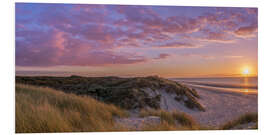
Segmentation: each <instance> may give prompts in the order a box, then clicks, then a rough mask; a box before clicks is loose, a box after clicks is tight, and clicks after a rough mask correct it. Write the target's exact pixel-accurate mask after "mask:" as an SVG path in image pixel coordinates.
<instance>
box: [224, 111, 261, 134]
mask: <svg viewBox="0 0 270 135" xmlns="http://www.w3.org/2000/svg"><path fill="white" fill-rule="evenodd" d="M250 123H253V126H252V127H249V128H250V129H258V114H257V113H247V114H244V115H242V116H240V117H239V118H237V119H235V120H232V121H229V122H227V123H225V124H223V125H222V126H221V127H220V129H222V130H226V129H247V127H246V126H244V127H241V125H244V124H250Z"/></svg>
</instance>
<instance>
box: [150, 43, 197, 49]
mask: <svg viewBox="0 0 270 135" xmlns="http://www.w3.org/2000/svg"><path fill="white" fill-rule="evenodd" d="M155 47H159V48H196V47H198V46H197V45H194V44H191V43H184V42H171V43H167V44H164V45H159V46H155Z"/></svg>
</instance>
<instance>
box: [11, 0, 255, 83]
mask: <svg viewBox="0 0 270 135" xmlns="http://www.w3.org/2000/svg"><path fill="white" fill-rule="evenodd" d="M15 10H16V11H15V13H16V15H15V16H16V17H15V48H16V51H15V55H16V56H15V58H16V60H15V64H16V74H17V73H25V74H31V73H35V74H42V73H46V74H51V75H61V74H73V73H78V74H85V75H89V76H148V75H158V76H161V77H168V78H170V77H207V76H212V77H216V76H240V75H241V74H242V72H243V71H246V70H248V71H249V74H250V75H255V76H256V75H257V73H258V72H257V70H258V68H257V67H258V57H257V55H258V32H257V31H258V19H257V18H258V11H257V8H236V7H234V8H233V7H183V6H130V5H92V4H91V5H88V4H81V5H80V4H38V3H16V8H15Z"/></svg>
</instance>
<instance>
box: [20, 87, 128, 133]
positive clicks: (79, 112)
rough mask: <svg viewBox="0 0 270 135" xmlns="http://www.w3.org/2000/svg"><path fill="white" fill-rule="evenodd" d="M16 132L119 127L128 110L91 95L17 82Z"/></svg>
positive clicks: (77, 130)
mask: <svg viewBox="0 0 270 135" xmlns="http://www.w3.org/2000/svg"><path fill="white" fill-rule="evenodd" d="M15 115H16V116H15V117H16V118H15V119H16V124H15V125H16V133H30V132H31V133H37V132H71V131H72V132H84V131H88V132H89V131H118V130H123V129H119V128H117V126H115V123H114V120H113V117H127V115H128V114H127V112H126V111H124V110H122V109H120V108H117V107H115V106H114V105H108V104H104V103H101V102H99V101H96V100H94V99H92V98H90V97H86V96H85V97H80V96H76V95H74V94H66V93H63V92H60V91H56V90H53V89H50V88H41V87H34V86H29V85H22V84H16V114H15Z"/></svg>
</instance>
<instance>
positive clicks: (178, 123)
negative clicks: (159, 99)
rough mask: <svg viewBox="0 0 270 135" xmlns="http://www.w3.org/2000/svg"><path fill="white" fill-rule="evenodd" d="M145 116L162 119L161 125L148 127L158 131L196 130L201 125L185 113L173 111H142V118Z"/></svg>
mask: <svg viewBox="0 0 270 135" xmlns="http://www.w3.org/2000/svg"><path fill="white" fill-rule="evenodd" d="M145 116H158V117H160V118H161V124H159V125H152V126H150V127H149V126H147V127H146V130H147V129H152V128H153V129H155V128H156V129H157V130H163V129H164V130H184V129H189V130H191V129H192V130H196V129H198V128H199V125H198V124H197V123H196V122H195V120H193V118H192V117H191V116H189V115H187V114H185V113H183V112H178V111H173V112H168V111H164V110H141V112H140V117H145Z"/></svg>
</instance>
